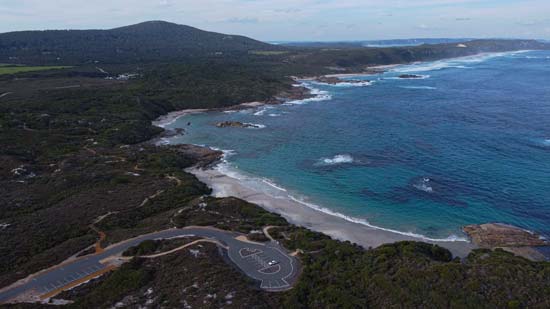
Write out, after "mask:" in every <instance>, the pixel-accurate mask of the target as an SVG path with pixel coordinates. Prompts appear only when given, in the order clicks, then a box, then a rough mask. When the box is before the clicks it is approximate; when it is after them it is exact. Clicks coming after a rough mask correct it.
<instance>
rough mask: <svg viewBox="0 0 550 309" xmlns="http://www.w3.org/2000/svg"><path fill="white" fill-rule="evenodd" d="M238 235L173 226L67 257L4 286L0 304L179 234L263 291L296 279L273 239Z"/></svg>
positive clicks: (68, 283)
mask: <svg viewBox="0 0 550 309" xmlns="http://www.w3.org/2000/svg"><path fill="white" fill-rule="evenodd" d="M242 236H244V235H242V234H238V233H234V232H228V231H224V230H219V229H215V228H211V227H186V228H181V229H177V228H173V229H168V230H164V231H160V232H155V233H151V234H146V235H141V236H138V237H136V238H132V239H128V240H125V241H123V242H120V243H117V244H113V245H111V246H109V247H107V248H105V249H104V250H103V251H102V252H99V253H95V254H91V255H87V256H83V257H79V258H76V259H73V260H68V261H66V262H64V263H62V264H60V265H57V266H54V267H52V268H49V269H46V270H43V271H41V272H39V273H36V274H34V275H31V276H29V277H27V278H26V279H23V280H20V281H18V282H16V283H14V284H13V285H11V286H9V287H5V288H3V289H1V290H0V304H2V303H10V302H18V301H32V300H34V301H37V300H43V299H47V298H51V297H53V296H55V295H57V294H59V293H60V292H62V291H64V290H67V289H70V288H72V287H74V286H76V285H79V284H82V283H85V282H86V281H89V280H91V279H93V278H97V277H99V276H101V275H102V274H104V273H106V272H108V271H110V270H112V269H115V268H117V267H118V266H120V264H122V263H124V262H125V261H127V260H128V258H125V257H122V253H123V252H124V251H126V250H127V249H128V248H130V247H133V246H136V245H138V244H140V243H141V242H143V241H145V240H158V239H170V238H182V237H201V238H203V239H207V240H212V242H215V243H216V244H217V245H218V247H220V248H222V249H223V250H224V251H223V252H224V254H225V255H226V256H227V257H228V258H229V260H230V261H231V263H232V264H234V266H236V267H237V268H238V269H239V270H241V271H242V272H243V273H244V274H246V275H247V276H249V277H250V278H252V279H255V280H256V281H258V282H259V286H260V288H262V289H264V290H267V291H274V292H275V291H284V290H288V289H290V288H292V286H293V284H294V283H295V282H296V280H297V279H298V274H299V263H298V260H297V259H296V258H295V257H293V256H291V255H289V254H288V253H287V251H286V250H285V249H284V248H283V247H282V246H280V245H279V243H278V242H277V241H270V242H267V243H256V242H250V241H245V240H244V238H243V237H242Z"/></svg>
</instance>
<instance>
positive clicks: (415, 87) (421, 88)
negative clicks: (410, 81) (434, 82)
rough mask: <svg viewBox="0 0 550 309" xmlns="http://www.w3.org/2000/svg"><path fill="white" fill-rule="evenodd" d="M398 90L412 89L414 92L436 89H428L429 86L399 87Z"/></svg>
mask: <svg viewBox="0 0 550 309" xmlns="http://www.w3.org/2000/svg"><path fill="white" fill-rule="evenodd" d="M399 88H403V89H414V90H435V89H437V88H436V87H430V86H400V87H399Z"/></svg>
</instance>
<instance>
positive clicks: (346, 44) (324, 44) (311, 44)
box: [273, 38, 473, 48]
mask: <svg viewBox="0 0 550 309" xmlns="http://www.w3.org/2000/svg"><path fill="white" fill-rule="evenodd" d="M471 40H473V39H471V38H460V39H456V38H411V39H390V40H352V41H281V42H273V43H276V44H278V45H282V46H292V47H306V48H331V47H333V48H358V47H394V46H417V45H422V44H445V43H458V42H465V41H471Z"/></svg>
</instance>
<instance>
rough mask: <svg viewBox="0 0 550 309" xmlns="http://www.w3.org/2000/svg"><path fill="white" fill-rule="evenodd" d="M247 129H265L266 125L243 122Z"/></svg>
mask: <svg viewBox="0 0 550 309" xmlns="http://www.w3.org/2000/svg"><path fill="white" fill-rule="evenodd" d="M244 125H245V126H246V128H247V129H265V128H266V126H265V125H263V124H258V123H245V124H244Z"/></svg>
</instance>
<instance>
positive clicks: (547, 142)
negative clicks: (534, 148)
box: [542, 138, 550, 147]
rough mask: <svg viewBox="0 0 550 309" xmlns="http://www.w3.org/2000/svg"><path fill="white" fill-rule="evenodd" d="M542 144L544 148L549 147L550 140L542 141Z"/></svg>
mask: <svg viewBox="0 0 550 309" xmlns="http://www.w3.org/2000/svg"><path fill="white" fill-rule="evenodd" d="M542 144H543V145H544V146H548V147H550V138H549V139H545V140H543V141H542Z"/></svg>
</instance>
